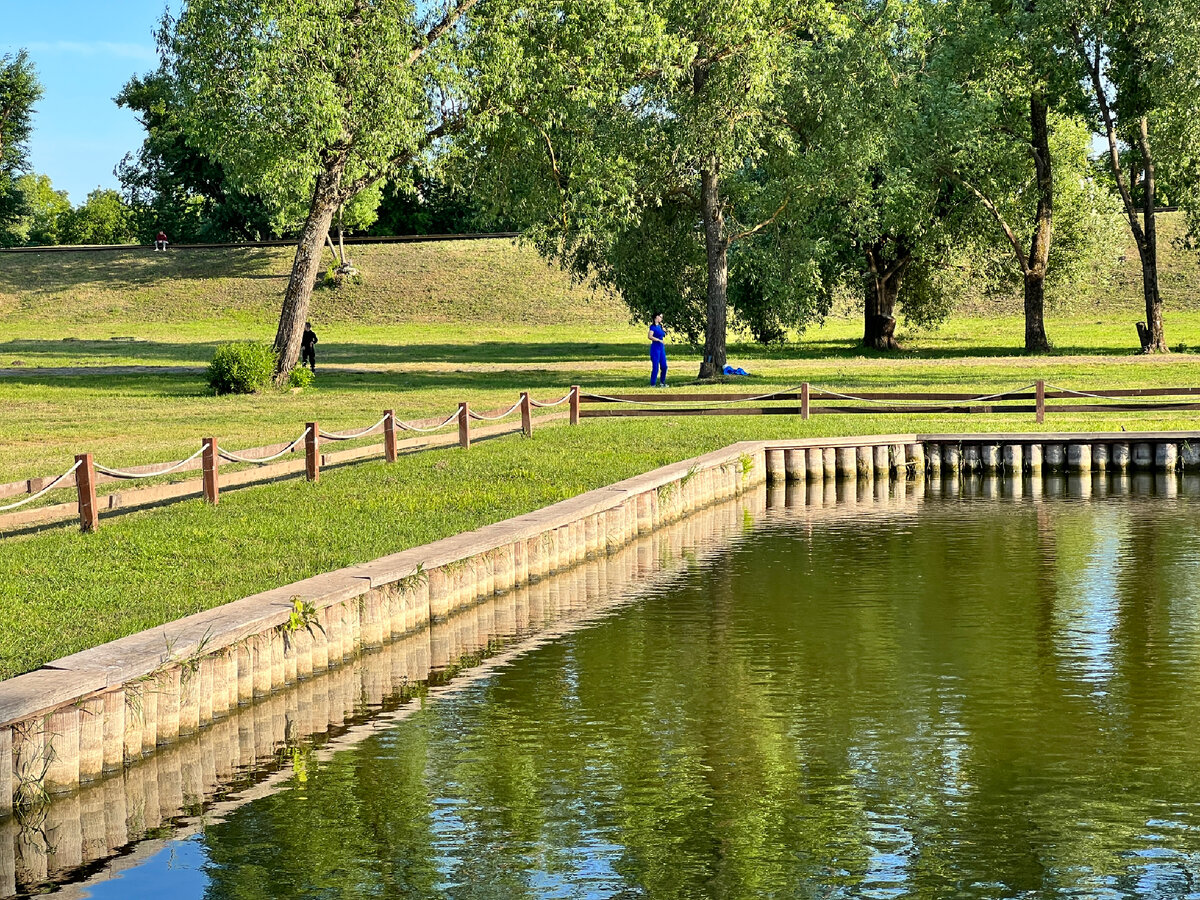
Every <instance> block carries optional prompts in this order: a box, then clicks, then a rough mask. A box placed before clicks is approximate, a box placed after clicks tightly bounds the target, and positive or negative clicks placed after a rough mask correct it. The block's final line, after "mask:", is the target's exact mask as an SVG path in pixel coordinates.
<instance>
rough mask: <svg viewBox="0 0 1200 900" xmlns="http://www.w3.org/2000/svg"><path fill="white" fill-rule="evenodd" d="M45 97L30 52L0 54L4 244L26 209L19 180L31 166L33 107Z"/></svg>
mask: <svg viewBox="0 0 1200 900" xmlns="http://www.w3.org/2000/svg"><path fill="white" fill-rule="evenodd" d="M41 96H42V85H41V83H40V82H39V81H38V78H37V72H36V70H35V69H34V67H33V63H32V62H30V60H29V54H28V53H26V52H25V51H24V50H20V51H18V52H17V53H16V54H15V55H14V54H5V55H4V56H0V245H9V244H12V243H16V240H17V239H16V236H15V235H14V234H13V233H12V232H11V230H10V229H11V228H12V225H13V223H14V222H15V221H16V219H17V218H18V216H20V215H21V214H22V212H23V204H24V198H23V195H22V194H21V192H20V191H18V190H17V179H18V178H19V177H20V176H21V175H23V174H24V173H25V172H26V171H28V169H29V135H30V134H31V132H32V131H33V113H34V108H33V107H34V104H35V103H37V101H38V100H39V99H40V98H41Z"/></svg>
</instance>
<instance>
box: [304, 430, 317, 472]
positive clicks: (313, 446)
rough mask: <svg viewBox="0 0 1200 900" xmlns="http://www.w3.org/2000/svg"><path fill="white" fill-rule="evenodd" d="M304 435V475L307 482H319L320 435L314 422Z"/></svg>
mask: <svg viewBox="0 0 1200 900" xmlns="http://www.w3.org/2000/svg"><path fill="white" fill-rule="evenodd" d="M307 427H308V431H306V432H305V433H304V474H305V477H306V478H308V480H309V481H313V482H316V481H320V480H321V435H320V433H319V432H320V429H319V428H318V427H317V423H316V422H309V423H308V426H307Z"/></svg>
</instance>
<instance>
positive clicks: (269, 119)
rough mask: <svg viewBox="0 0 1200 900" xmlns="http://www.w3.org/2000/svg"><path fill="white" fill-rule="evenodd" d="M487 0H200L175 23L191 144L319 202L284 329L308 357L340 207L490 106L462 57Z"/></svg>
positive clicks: (263, 186)
mask: <svg viewBox="0 0 1200 900" xmlns="http://www.w3.org/2000/svg"><path fill="white" fill-rule="evenodd" d="M478 3H479V0H456V2H451V3H450V4H448V5H446V6H444V7H443V6H437V7H431V6H414V5H413V4H410V3H407V2H404V0H379V2H368V0H302V2H295V0H289V2H284V0H252V2H243V0H190V2H188V3H187V4H186V5H185V6H184V8H183V10H182V12H181V14H180V16H179V18H178V20H175V21H166V22H164V27H163V29H162V32H161V38H160V46H161V50H162V54H163V58H164V65H165V67H166V69H167V71H168V72H169V73H170V75H171V77H172V78H174V79H175V81H176V83H177V84H178V85H179V88H180V94H181V96H180V100H181V106H182V110H183V121H184V130H185V132H186V134H187V136H188V140H189V142H191V143H193V144H194V145H195V146H197V147H198V148H200V149H201V150H202V151H203V152H205V153H206V154H209V155H210V156H211V157H212V158H214V159H216V160H218V161H220V163H221V164H222V165H223V166H224V167H225V169H226V171H227V172H228V174H229V175H230V176H231V178H232V179H233V181H234V183H235V184H236V185H237V186H238V188H239V189H241V190H244V191H246V192H249V193H254V194H259V195H261V196H264V197H271V198H278V208H279V209H281V210H286V209H288V208H295V207H296V206H303V207H305V209H306V212H305V216H304V224H303V227H302V228H301V230H300V236H299V239H298V242H297V247H296V254H295V258H294V261H293V264H292V272H291V276H290V278H289V281H288V286H287V290H286V292H285V294H284V299H283V307H282V310H281V314H280V319H279V328H278V330H277V332H276V336H275V350H276V352H277V354H278V360H279V362H278V368H277V375H278V376H283V375H285V374H286V373H287V372H288V371H290V370H291V369H292V368H293V367H294V366H295V364H296V362H297V360H298V358H299V354H300V338H301V335H302V333H303V327H304V321H305V318H306V316H307V314H308V306H309V302H310V300H311V297H312V289H313V284H314V282H315V280H316V277H317V273H318V271H319V267H320V258H321V251H322V245H323V244H324V243H325V241H326V240H327V238H328V234H329V229H330V224H331V223H332V221H333V219H334V215H335V214H336V212H337V210H338V208H339V207H343V206H344V205H346V204H347V203H348V202H349V201H351V200H352V198H354V197H355V196H356V195H358V194H360V193H361V192H363V191H365V190H367V189H369V188H371V187H373V186H374V185H377V184H378V183H379V182H381V181H382V180H384V179H385V178H386V177H387V176H389V175H393V176H395V177H400V176H401V175H402V174H403V173H405V172H409V171H411V168H412V166H414V165H419V164H421V163H422V162H423V161H425V158H426V155H427V154H428V153H429V152H430V150H431V149H432V148H434V147H435V145H436V144H437V143H438V142H439V140H441V139H442V138H444V137H446V136H447V135H449V134H451V133H453V132H455V131H457V130H459V129H461V128H462V127H463V125H464V121H465V119H466V117H468V116H470V115H471V114H473V113H475V112H476V111H477V110H478V108H479V106H478V104H477V103H474V102H472V101H473V99H474V98H472V96H471V84H470V82H469V81H468V79H467V74H468V73H467V71H466V70H465V67H464V66H463V65H458V64H457V63H458V62H459V61H460V60H461V55H462V53H463V52H464V51H463V44H464V42H465V41H466V40H467V37H468V36H469V34H470V32H469V30H468V25H469V23H468V22H467V21H466V18H465V17H466V16H467V14H468V13H469V12H470V11H471V10H472V8H474V7H475V6H476V5H477V4H478Z"/></svg>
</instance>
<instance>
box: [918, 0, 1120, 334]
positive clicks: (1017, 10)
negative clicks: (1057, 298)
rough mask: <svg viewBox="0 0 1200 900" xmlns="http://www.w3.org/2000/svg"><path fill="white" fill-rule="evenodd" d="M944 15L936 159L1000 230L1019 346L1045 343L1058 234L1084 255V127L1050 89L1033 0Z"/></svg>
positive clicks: (1043, 34) (1045, 43)
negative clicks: (1020, 329)
mask: <svg viewBox="0 0 1200 900" xmlns="http://www.w3.org/2000/svg"><path fill="white" fill-rule="evenodd" d="M945 15H946V16H947V19H946V21H945V27H946V28H947V31H948V32H949V34H950V37H949V38H948V39H947V40H945V41H943V42H942V43H941V47H940V51H939V52H938V54H937V56H936V58H935V60H934V63H933V69H934V76H933V77H934V81H935V84H934V90H933V95H934V96H935V97H936V98H938V103H937V106H936V109H935V119H934V121H933V127H934V129H935V130H936V133H937V134H938V143H939V144H941V145H942V146H944V147H945V155H944V162H943V164H944V166H945V170H946V172H947V174H948V175H949V177H950V178H951V179H953V181H954V182H955V183H956V184H958V185H960V186H961V187H962V188H963V189H964V190H965V191H966V192H967V193H968V194H969V195H970V196H972V197H974V198H975V199H976V200H977V201H978V202H979V203H980V204H981V205H982V207H983V208H984V209H985V210H986V211H987V213H988V215H989V216H990V217H991V218H992V220H993V221H994V223H995V225H996V226H997V227H998V228H999V229H1000V232H1001V233H1002V234H1003V235H1004V239H1005V241H1006V242H1007V244H1008V246H1009V249H1010V251H1011V256H1010V260H1012V261H1015V263H1016V268H1017V273H1018V276H1019V278H1020V280H1021V283H1022V287H1023V292H1024V312H1025V350H1026V351H1027V352H1030V353H1044V352H1046V351H1047V350H1049V349H1050V341H1049V338H1048V337H1047V335H1046V326H1045V308H1046V284H1047V279H1048V277H1049V276H1050V274H1051V272H1052V269H1053V268H1054V267H1055V266H1057V265H1060V264H1068V261H1067V260H1066V259H1064V255H1063V254H1062V253H1060V252H1056V248H1055V244H1056V242H1057V240H1058V236H1059V234H1060V233H1062V234H1064V235H1067V236H1069V239H1068V241H1067V245H1068V246H1069V247H1070V248H1071V250H1072V253H1073V255H1075V256H1078V255H1080V253H1081V251H1082V252H1083V254H1084V255H1090V253H1089V252H1088V248H1086V246H1083V245H1086V241H1085V240H1083V241H1081V238H1082V237H1085V236H1086V235H1087V234H1089V233H1091V232H1090V230H1089V228H1088V224H1089V222H1090V220H1091V216H1092V213H1093V208H1091V207H1090V206H1089V201H1092V200H1099V199H1100V198H1099V196H1098V195H1095V194H1091V193H1088V192H1084V191H1080V190H1078V188H1077V186H1078V185H1079V184H1080V183H1082V182H1085V181H1087V180H1089V179H1090V178H1091V177H1092V167H1091V163H1090V160H1089V157H1088V153H1089V145H1090V135H1089V133H1088V131H1087V129H1086V127H1084V126H1083V124H1082V123H1080V122H1079V121H1078V119H1077V117H1076V118H1072V117H1071V115H1070V114H1069V109H1068V103H1067V102H1066V101H1064V98H1062V97H1061V96H1060V94H1059V91H1058V90H1057V87H1058V81H1057V79H1056V78H1055V75H1054V68H1055V60H1054V56H1053V54H1052V53H1051V52H1048V51H1047V49H1046V48H1047V47H1049V46H1051V38H1052V35H1053V32H1052V30H1050V29H1048V28H1047V27H1046V22H1045V19H1044V18H1043V16H1042V14H1041V12H1040V10H1039V7H1038V5H1037V3H1036V2H1034V0H1026V2H1024V3H1021V4H1018V5H1012V6H1010V5H1008V4H1000V5H999V6H998V5H997V4H996V3H993V2H991V0H983V2H963V3H958V4H954V5H952V6H950V7H947V8H946V11H945ZM1064 201H1071V203H1069V204H1068V203H1067V202H1064Z"/></svg>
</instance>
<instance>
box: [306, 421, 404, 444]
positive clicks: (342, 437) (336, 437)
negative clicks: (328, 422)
mask: <svg viewBox="0 0 1200 900" xmlns="http://www.w3.org/2000/svg"><path fill="white" fill-rule="evenodd" d="M386 421H387V416H384V417H383V418H382V419H380V420H379V421H378V422H376V423H375V424H374V425H372V426H371V427H369V428H364V429H363V430H362V431H356V432H354V433H353V434H334V433H333V432H330V431H318V432H317V434H319V435H320V436H321V437H323V438H324V439H325V440H327V441H352V440H354V439H355V438H360V437H366V436H367V435H368V434H370V433H371V432H372V431H374V430H375V429H376V428H378V427H379V426H380V425H382V424H383V423H384V422H386Z"/></svg>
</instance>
